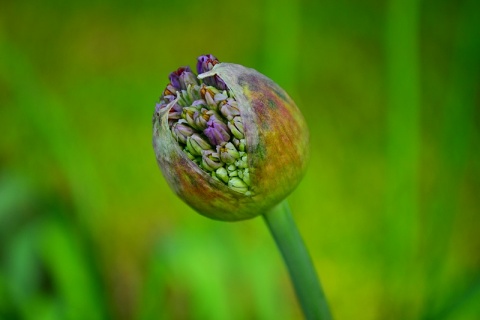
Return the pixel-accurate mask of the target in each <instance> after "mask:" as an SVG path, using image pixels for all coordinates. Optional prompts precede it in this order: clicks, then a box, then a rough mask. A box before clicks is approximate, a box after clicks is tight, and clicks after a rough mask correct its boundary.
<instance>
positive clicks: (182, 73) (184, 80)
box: [167, 67, 198, 90]
mask: <svg viewBox="0 0 480 320" xmlns="http://www.w3.org/2000/svg"><path fill="white" fill-rule="evenodd" d="M169 78H170V83H171V84H172V86H173V87H174V88H176V89H177V90H179V89H181V90H186V89H187V87H188V85H189V84H191V85H196V84H198V81H197V77H196V76H195V74H194V73H193V72H192V70H190V67H180V68H178V69H177V70H176V71H174V72H172V73H170V76H169ZM167 89H168V87H167Z"/></svg>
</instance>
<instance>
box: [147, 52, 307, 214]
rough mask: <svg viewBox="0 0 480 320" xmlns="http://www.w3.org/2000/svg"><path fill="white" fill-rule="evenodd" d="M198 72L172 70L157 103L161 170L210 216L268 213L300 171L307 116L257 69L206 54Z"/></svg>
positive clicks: (156, 138) (155, 143)
mask: <svg viewBox="0 0 480 320" xmlns="http://www.w3.org/2000/svg"><path fill="white" fill-rule="evenodd" d="M197 71H198V72H199V73H201V74H200V75H199V76H198V78H199V79H200V80H198V81H197V80H195V81H193V79H192V77H191V74H193V72H191V70H190V68H188V67H185V68H180V69H178V70H177V71H175V72H173V73H172V74H171V75H170V84H169V85H168V86H167V88H166V89H165V90H164V94H163V96H162V100H161V101H160V103H159V106H157V108H156V109H157V110H156V112H155V114H154V123H153V146H154V149H155V153H156V156H157V162H158V164H159V166H160V169H161V170H162V172H163V174H164V176H165V178H166V180H167V181H168V183H169V184H170V186H171V187H172V188H173V190H174V191H175V192H176V193H177V194H178V195H179V196H180V197H181V198H182V199H183V200H184V201H185V202H187V203H188V204H189V205H190V206H192V207H193V208H194V209H196V210H197V211H198V212H199V213H201V214H203V215H205V216H207V217H210V218H214V219H219V220H229V221H235V220H242V219H248V218H252V217H255V216H257V215H260V214H263V213H265V212H267V211H268V210H269V209H271V208H273V207H274V206H275V205H277V204H278V203H279V202H280V201H282V200H283V199H284V198H285V197H286V196H287V195H288V194H290V192H292V191H293V189H294V188H295V187H296V185H297V184H298V183H299V181H300V179H301V177H302V176H303V173H304V171H305V167H306V161H307V157H308V148H307V145H308V130H307V127H306V123H305V120H304V118H303V116H302V114H301V113H300V111H299V110H298V108H297V107H296V105H295V103H294V102H293V101H292V100H291V99H290V97H289V96H288V95H287V94H286V93H285V91H283V90H282V89H281V88H280V87H279V86H278V85H277V84H275V83H274V82H273V81H272V80H270V79H269V78H267V77H265V76H264V75H262V74H260V73H258V72H257V71H255V70H253V69H249V68H245V67H243V66H240V65H236V64H230V63H219V62H218V60H217V59H216V58H215V57H214V56H212V55H205V56H201V57H199V58H198V62H197ZM174 91H175V92H174ZM167 95H168V96H169V98H168V99H167V98H166V96H167ZM172 99H173V100H172ZM197 100H199V101H198V102H197ZM178 105H180V106H181V107H179V106H178ZM194 109H195V110H196V111H194V112H193V114H192V111H193V110H194ZM172 110H173V111H172ZM180 111H181V113H180V115H184V117H183V118H179V112H180ZM169 122H170V124H171V126H169Z"/></svg>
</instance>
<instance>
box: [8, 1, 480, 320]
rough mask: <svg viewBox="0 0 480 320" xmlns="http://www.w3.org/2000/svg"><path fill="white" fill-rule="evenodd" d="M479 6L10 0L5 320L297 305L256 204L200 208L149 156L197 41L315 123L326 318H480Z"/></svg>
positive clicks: (259, 310)
mask: <svg viewBox="0 0 480 320" xmlns="http://www.w3.org/2000/svg"><path fill="white" fill-rule="evenodd" d="M479 13H480V2H479V1H477V0H461V1H453V0H452V1H443V0H441V1H434V0H424V1H418V0H405V1H402V0H384V1H380V0H366V1H345V0H340V1H338V0H322V1H310V0H299V1H288V2H287V1H274V0H263V1H256V0H247V1H244V2H233V1H232V2H217V3H214V2H205V1H187V0H185V1H169V2H166V1H153V0H152V1H148V0H144V1H136V2H134V1H113V0H104V1H93V0H82V1H55V0H52V1H33V0H23V1H13V0H12V1H9V0H4V1H2V2H1V4H0V128H1V138H0V319H214V320H215V319H301V311H300V309H299V307H298V304H297V302H296V300H295V296H294V293H293V291H292V288H291V285H290V282H289V279H288V275H287V273H286V269H285V267H284V265H283V263H282V260H281V258H280V255H279V253H278V252H277V249H276V247H275V244H274V242H273V240H272V239H271V237H270V235H269V234H268V231H267V229H266V227H265V225H264V222H263V221H262V219H261V218H257V219H253V220H250V221H245V222H240V223H222V222H217V221H213V220H209V219H206V218H204V217H202V216H200V215H198V214H196V213H195V212H193V210H191V209H189V208H188V207H187V206H186V205H185V204H184V203H182V202H181V201H180V200H179V199H177V198H176V197H175V196H174V194H173V193H172V191H170V189H169V188H168V186H167V184H166V182H165V181H164V179H163V177H162V176H161V173H160V171H159V170H158V168H157V164H156V162H155V157H154V154H153V150H152V147H151V118H152V114H153V110H154V105H155V102H156V101H157V100H158V97H159V96H160V94H161V92H162V90H163V88H164V86H165V85H166V84H167V82H168V78H167V76H168V73H169V72H171V71H173V70H174V69H176V68H177V67H178V66H181V65H187V64H190V65H192V66H194V65H195V61H196V60H195V59H196V57H197V56H198V55H200V54H204V53H213V54H214V55H216V56H217V57H218V58H219V59H220V60H221V61H226V62H236V63H240V64H243V65H246V66H249V67H253V68H255V69H257V70H259V71H260V72H262V73H264V74H266V75H267V76H269V77H271V78H273V79H274V80H275V81H276V82H278V83H279V84H280V85H281V86H283V87H284V88H285V89H286V90H287V91H288V92H289V93H290V95H291V96H292V97H293V98H294V100H295V101H297V104H298V105H299V107H300V109H301V110H302V112H303V113H304V115H305V117H306V119H307V122H308V124H309V127H310V129H311V159H310V165H309V170H308V172H307V174H306V176H305V178H304V180H303V181H302V183H301V184H300V186H299V187H298V188H297V190H296V191H295V192H294V193H293V194H292V195H291V196H290V198H289V202H290V205H291V207H292V210H293V212H294V217H295V219H296V221H297V223H298V227H299V229H300V231H301V232H302V234H303V236H304V239H305V242H306V244H307V246H308V247H309V249H310V252H311V256H312V259H313V260H314V263H315V266H316V268H317V270H318V272H319V274H320V276H321V279H322V282H323V286H324V290H325V292H326V294H327V297H328V299H329V302H330V305H331V308H332V312H333V314H334V316H335V317H336V319H480V302H479V301H480V140H479V138H480V132H479V131H480V108H479V106H480V14H479ZM285 152H288V150H285ZM279 174H281V172H279Z"/></svg>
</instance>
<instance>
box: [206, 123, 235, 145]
mask: <svg viewBox="0 0 480 320" xmlns="http://www.w3.org/2000/svg"><path fill="white" fill-rule="evenodd" d="M203 133H204V134H205V135H206V136H207V138H208V140H209V141H210V143H211V144H212V145H214V146H217V145H224V144H226V143H227V142H228V141H229V140H230V134H229V133H228V128H227V126H226V125H225V123H223V122H222V121H221V120H219V119H218V118H217V117H216V116H215V115H212V116H210V119H209V120H208V122H207V128H206V129H205V130H203Z"/></svg>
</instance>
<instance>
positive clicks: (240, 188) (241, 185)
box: [228, 177, 248, 193]
mask: <svg viewBox="0 0 480 320" xmlns="http://www.w3.org/2000/svg"><path fill="white" fill-rule="evenodd" d="M228 186H229V187H230V188H232V189H233V190H235V191H237V192H240V193H245V192H247V191H248V186H247V184H246V183H245V182H243V180H242V179H240V178H237V177H233V178H231V179H230V180H228Z"/></svg>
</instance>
